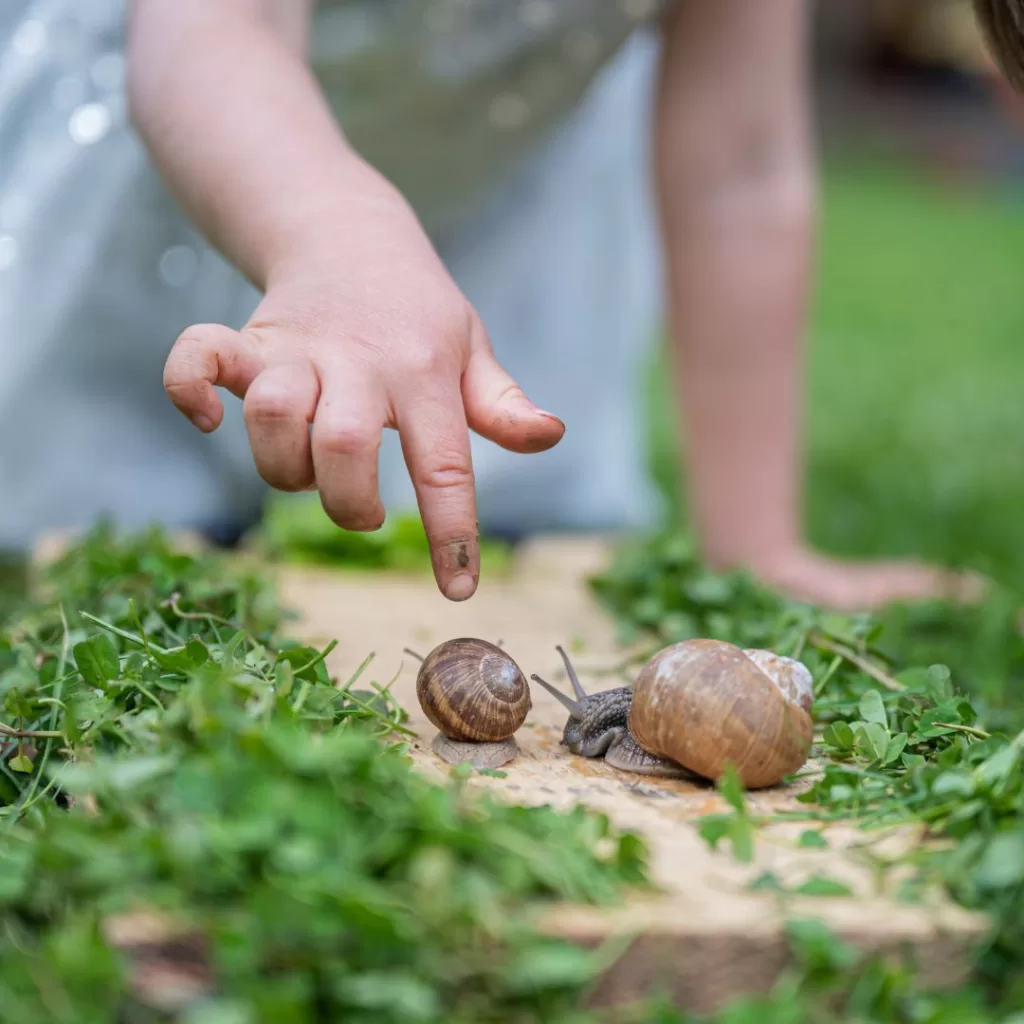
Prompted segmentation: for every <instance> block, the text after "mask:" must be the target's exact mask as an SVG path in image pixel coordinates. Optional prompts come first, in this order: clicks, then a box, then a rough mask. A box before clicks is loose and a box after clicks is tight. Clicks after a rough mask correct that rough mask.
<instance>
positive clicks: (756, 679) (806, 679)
mask: <svg viewBox="0 0 1024 1024" xmlns="http://www.w3.org/2000/svg"><path fill="white" fill-rule="evenodd" d="M813 697H814V694H813V687H812V686H811V680H810V673H809V672H808V671H807V669H806V668H805V667H804V666H803V665H800V663H799V662H795V661H793V660H792V659H789V658H780V657H779V656H778V655H775V654H772V653H771V652H770V651H751V652H744V651H743V650H741V649H740V648H739V647H735V646H734V645H732V644H729V643H725V642H723V641H719V640H686V641H683V642H682V643H677V644H672V645H671V646H669V647H666V648H665V649H664V650H662V651H659V652H658V653H657V654H656V655H655V656H654V657H653V658H651V660H650V661H649V662H648V663H647V664H646V665H645V666H644V668H643V670H642V671H641V673H640V675H639V676H638V678H637V681H636V686H635V688H634V693H633V701H632V704H631V705H630V709H629V718H628V725H629V731H630V733H631V734H632V735H633V737H634V739H635V740H636V742H637V743H638V744H639V745H640V746H641V747H643V749H644V750H646V751H648V753H650V754H653V755H654V756H655V757H661V758H667V759H669V760H672V761H675V762H676V763H678V764H680V765H682V766H683V767H685V768H688V769H689V770H690V771H692V772H695V773H696V774H698V775H702V776H704V777H705V778H707V779H712V780H716V779H718V778H719V777H720V776H721V775H722V773H723V771H724V770H725V767H726V765H727V764H728V763H730V762H731V763H732V764H733V765H735V767H736V770H737V772H738V774H739V777H740V780H741V781H742V783H743V785H744V786H745V787H746V788H748V789H760V788H764V787H767V786H773V785H776V784H777V783H779V782H780V781H781V780H782V779H783V778H784V777H785V776H787V775H790V774H792V773H793V772H795V771H797V770H798V769H799V768H801V767H802V766H803V765H804V763H805V762H806V760H807V756H808V754H809V752H810V747H811V741H812V738H813V723H812V721H811V715H810V708H811V704H812V702H813Z"/></svg>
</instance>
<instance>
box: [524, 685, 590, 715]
mask: <svg viewBox="0 0 1024 1024" xmlns="http://www.w3.org/2000/svg"><path fill="white" fill-rule="evenodd" d="M530 678H531V679H532V680H533V681H534V682H535V683H539V684H540V685H541V686H543V687H544V689H545V690H547V691H548V693H550V694H551V696H552V697H554V698H555V700H557V701H558V703H559V704H561V705H562V707H564V708H565V709H566V710H567V711H568V712H569V714H570V715H573V716H574V717H575V718H579V717H581V715H582V714H583V710H582V708H581V707H580V705H579V704H577V703H576V701H574V700H573V699H572V698H571V697H566V695H565V694H564V693H562V691H561V690H557V689H555V687H553V686H552V685H551V684H550V683H549V682H547V681H546V680H544V679H541V677H540V676H538V675H536V674H534V675H532V676H530Z"/></svg>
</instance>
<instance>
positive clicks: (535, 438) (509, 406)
mask: <svg viewBox="0 0 1024 1024" xmlns="http://www.w3.org/2000/svg"><path fill="white" fill-rule="evenodd" d="M462 400H463V403H464V404H465V407H466V420H467V422H468V423H469V426H470V427H471V428H472V429H473V430H475V431H476V433H478V434H480V435H481V436H482V437H486V438H487V440H488V441H493V442H494V443H495V444H498V445H501V447H502V448H507V449H508V450H509V451H512V452H524V453H529V452H544V451H547V450H548V449H549V448H553V447H554V446H555V445H556V444H558V442H559V441H561V440H562V435H563V434H564V433H565V424H564V423H563V422H562V421H561V420H560V419H559V418H558V417H557V416H553V415H552V414H551V413H549V412H544V411H542V410H541V409H538V408H537V407H536V406H535V405H534V404H533V402H531V401H530V400H529V399H528V398H527V397H526V395H525V394H524V392H523V389H522V388H521V387H520V386H519V385H518V384H517V383H516V382H515V381H514V380H513V379H512V378H511V377H510V376H509V375H508V374H507V373H506V372H505V371H504V370H503V369H502V368H501V366H500V365H499V364H498V362H497V360H496V359H495V358H494V356H493V355H492V354H491V353H490V351H488V350H487V349H486V348H483V347H480V348H477V349H475V350H474V352H473V355H472V356H470V359H469V363H468V365H467V366H466V371H465V373H464V374H463V375H462Z"/></svg>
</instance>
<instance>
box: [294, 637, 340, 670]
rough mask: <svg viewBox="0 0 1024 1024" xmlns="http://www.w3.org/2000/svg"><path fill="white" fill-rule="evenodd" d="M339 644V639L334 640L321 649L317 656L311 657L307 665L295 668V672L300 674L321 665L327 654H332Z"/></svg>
mask: <svg viewBox="0 0 1024 1024" xmlns="http://www.w3.org/2000/svg"><path fill="white" fill-rule="evenodd" d="M337 646H338V641H337V640H332V641H331V642H330V643H329V644H328V645H327V646H326V647H325V648H324V649H323V650H322V651H320V653H319V654H317V656H316V657H315V658H311V659H310V660H309V661H307V662H306V664H305V665H303V666H301V667H300V668H297V669H296V670H295V674H296V675H299V674H300V673H302V672H306V671H308V670H309V669H311V668H314V667H315V666H317V665H319V664H320V662H321V661H323V660H324V659H325V658H326V657H327V655H328V654H330V653H331V651H333V650H334V648H335V647H337Z"/></svg>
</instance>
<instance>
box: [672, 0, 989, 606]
mask: <svg viewBox="0 0 1024 1024" xmlns="http://www.w3.org/2000/svg"><path fill="white" fill-rule="evenodd" d="M808 20H809V18H808V4H807V0H776V2H773V3H771V4H766V3H751V2H750V0H716V2H715V3H714V4H707V3H703V2H700V0H687V2H682V3H680V4H679V5H678V6H677V7H676V8H674V9H673V12H672V13H671V14H670V16H669V18H668V19H667V21H666V23H665V49H664V58H663V65H662V69H661V77H660V82H659V93H658V112H657V117H658V128H657V149H658V151H657V190H658V197H659V202H660V209H661V215H662V227H663V232H664V240H665V247H666V257H667V267H668V275H669V280H668V293H669V312H670V319H671V326H672V334H673V355H674V371H675V378H676V384H677V389H678V395H679V401H680V405H681V408H682V412H683V416H682V423H681V427H682V431H683V451H684V452H685V455H686V463H687V476H688V481H689V488H688V490H689V497H690V500H691V502H692V506H693V514H694V520H695V525H696V529H697V532H698V536H699V539H700V542H701V545H702V549H703V552H704V554H705V556H706V557H707V559H708V560H709V561H710V562H711V563H712V564H713V565H716V566H718V567H722V568H734V567H743V568H746V569H749V570H750V571H752V572H753V573H754V574H755V575H757V576H758V577H760V578H761V579H762V580H763V581H764V582H766V583H768V584H771V585H774V586H777V587H779V588H780V589H782V590H784V591H786V592H788V593H790V594H792V595H793V596H795V597H798V598H802V599H806V600H810V601H814V602H817V603H821V604H824V605H827V606H831V607H834V608H861V607H870V606H876V605H880V604H884V603H887V602H891V601H899V600H915V599H920V598H927V597H932V596H938V595H943V594H949V595H951V596H952V595H956V596H965V597H967V596H971V595H973V594H974V593H975V592H976V591H977V586H978V584H977V581H976V580H974V579H965V578H964V577H961V576H957V575H953V574H951V573H948V572H944V571H942V570H939V569H934V568H931V567H928V566H922V565H917V564H913V563H874V564H861V565H852V566H851V565H844V564H843V563H841V562H838V561H834V560H831V559H828V558H825V557H822V556H820V555H817V554H815V553H813V552H811V551H809V550H808V549H807V548H806V547H805V545H804V544H803V542H802V537H801V519H802V508H801V493H800V480H801V471H802V450H801V430H802V422H801V420H802V416H801V410H802V386H803V380H802V361H803V355H802V337H803V333H804V326H805V315H806V305H807V298H808V291H809V286H810V282H811V261H812V259H813V241H814V220H815V213H816V180H815V179H816V175H815V161H814V154H813V143H812V141H811V139H810V138H809V135H810V117H809V111H808V104H809V89H808V82H807V62H806V36H807V27H808V25H807V23H808Z"/></svg>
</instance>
